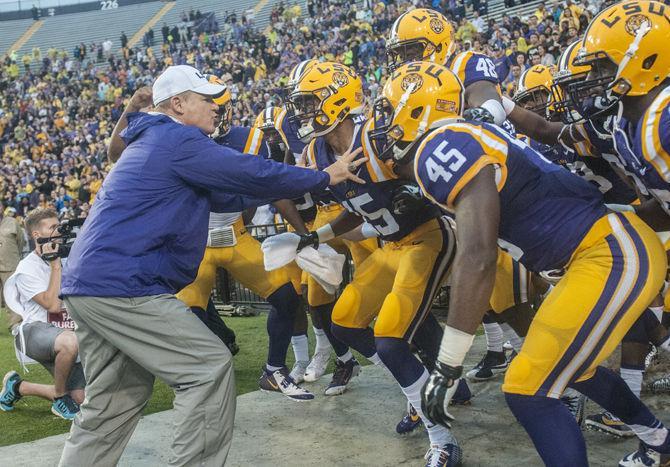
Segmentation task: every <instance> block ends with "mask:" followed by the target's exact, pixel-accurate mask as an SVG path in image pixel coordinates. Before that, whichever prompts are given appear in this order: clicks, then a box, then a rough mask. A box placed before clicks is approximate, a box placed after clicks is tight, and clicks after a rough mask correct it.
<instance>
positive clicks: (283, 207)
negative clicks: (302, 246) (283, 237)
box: [272, 199, 309, 235]
mask: <svg viewBox="0 0 670 467" xmlns="http://www.w3.org/2000/svg"><path fill="white" fill-rule="evenodd" d="M272 204H273V205H274V207H275V208H277V212H279V214H281V216H282V217H283V218H284V220H285V221H286V222H288V223H289V224H291V226H293V228H294V229H295V231H296V232H297V233H298V234H303V235H307V234H308V233H309V230H307V227H306V226H305V221H303V220H302V216H301V215H300V212H298V209H297V208H296V207H295V203H294V202H293V201H291V200H290V199H280V200H279V201H275V202H274V203H272Z"/></svg>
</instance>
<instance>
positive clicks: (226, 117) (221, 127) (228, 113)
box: [216, 100, 233, 136]
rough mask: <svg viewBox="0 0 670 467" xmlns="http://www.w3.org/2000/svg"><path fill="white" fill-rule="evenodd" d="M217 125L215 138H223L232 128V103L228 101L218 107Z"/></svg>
mask: <svg viewBox="0 0 670 467" xmlns="http://www.w3.org/2000/svg"><path fill="white" fill-rule="evenodd" d="M218 115H219V124H218V125H217V130H216V134H217V136H225V135H227V134H228V132H229V131H230V128H231V127H232V126H233V101H232V100H228V102H226V103H225V104H223V105H220V106H219V110H218Z"/></svg>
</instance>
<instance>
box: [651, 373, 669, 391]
mask: <svg viewBox="0 0 670 467" xmlns="http://www.w3.org/2000/svg"><path fill="white" fill-rule="evenodd" d="M649 389H650V390H651V392H670V375H666V376H663V377H662V378H658V379H657V380H656V381H653V382H652V383H651V384H650V385H649Z"/></svg>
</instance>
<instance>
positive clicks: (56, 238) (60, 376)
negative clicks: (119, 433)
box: [0, 208, 85, 420]
mask: <svg viewBox="0 0 670 467" xmlns="http://www.w3.org/2000/svg"><path fill="white" fill-rule="evenodd" d="M26 230H27V232H28V235H29V236H30V237H31V238H32V239H33V240H34V241H35V244H36V245H35V250H33V251H32V252H31V253H30V254H29V255H28V256H26V257H25V258H24V259H23V260H21V262H19V265H18V267H17V268H16V272H15V273H14V274H13V275H12V276H11V277H10V279H9V281H8V284H7V285H8V286H7V289H6V290H5V296H6V298H7V302H8V303H13V308H15V310H14V311H16V312H18V313H19V314H20V315H21V316H22V317H23V323H22V324H21V325H20V326H19V328H18V332H17V335H16V336H15V339H16V346H17V348H18V349H20V350H21V351H22V352H23V353H24V354H26V355H27V356H28V357H30V358H32V359H33V360H36V361H37V362H39V363H40V364H42V366H44V367H45V368H46V369H47V370H48V371H49V373H51V374H52V375H53V377H54V384H53V385H45V384H35V383H30V382H28V381H23V380H22V379H21V377H20V376H19V374H18V373H17V372H15V371H10V372H9V373H7V374H6V375H5V378H4V384H3V388H2V392H1V393H0V409H1V410H3V411H9V410H12V409H14V404H15V403H16V402H17V401H18V400H19V399H21V397H23V396H38V397H42V398H44V399H48V400H51V401H53V404H52V405H51V412H53V413H54V414H55V415H57V416H59V417H61V418H63V419H65V420H72V419H73V418H74V417H75V415H76V414H77V412H79V404H81V403H82V401H83V400H84V386H85V381H84V372H83V369H82V365H81V363H77V362H76V360H77V355H78V352H79V347H78V344H77V338H76V337H75V334H74V331H73V330H68V329H67V327H71V325H72V321H71V320H69V319H68V317H67V313H66V312H65V311H64V310H63V304H62V302H61V300H60V299H59V298H58V294H59V292H60V286H61V258H60V256H61V255H63V246H64V245H63V243H62V242H63V238H62V236H61V232H62V231H63V230H64V229H63V228H62V227H61V229H59V222H58V215H57V214H56V211H54V210H53V209H40V208H38V209H35V210H34V211H32V212H30V213H29V214H28V217H27V218H26ZM43 239H53V241H47V242H46V243H42V242H43V241H44V240H43ZM40 240H42V242H40ZM16 308H18V309H16Z"/></svg>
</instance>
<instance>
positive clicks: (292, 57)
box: [0, 0, 602, 217]
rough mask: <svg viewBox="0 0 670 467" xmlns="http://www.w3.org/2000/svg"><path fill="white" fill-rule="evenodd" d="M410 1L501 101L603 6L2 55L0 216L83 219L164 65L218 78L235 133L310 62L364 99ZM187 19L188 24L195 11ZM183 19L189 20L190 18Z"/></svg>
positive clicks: (282, 26)
mask: <svg viewBox="0 0 670 467" xmlns="http://www.w3.org/2000/svg"><path fill="white" fill-rule="evenodd" d="M412 3H413V4H415V5H419V6H427V7H432V8H435V9H439V10H441V11H443V12H444V13H445V14H446V15H447V16H449V17H450V19H451V20H452V21H453V23H454V25H455V29H456V33H455V37H456V50H457V51H461V50H469V49H472V50H474V51H477V52H481V53H486V54H488V55H491V56H492V57H493V58H494V60H495V63H496V66H497V71H498V75H499V78H500V81H501V84H502V86H503V89H504V92H506V93H507V94H509V95H510V96H513V94H514V91H515V88H516V81H517V80H518V77H519V76H520V74H521V73H522V72H523V70H525V69H526V68H528V67H529V66H531V65H532V64H537V63H542V64H545V65H552V64H553V63H555V62H556V60H557V58H558V56H559V54H560V52H561V51H562V50H563V48H564V47H565V46H566V45H567V44H569V43H570V42H571V41H573V40H575V39H576V38H577V37H578V36H579V35H580V34H581V33H582V32H583V30H584V28H585V27H586V25H587V24H588V22H589V20H590V18H591V17H592V16H593V15H594V14H595V13H596V12H597V11H598V10H599V9H600V8H601V7H602V5H601V2H600V0H581V1H579V2H578V1H577V0H567V1H564V2H559V1H557V0H554V1H553V2H552V3H551V4H549V3H547V4H545V3H542V4H540V5H539V6H538V8H537V9H536V10H535V11H534V12H533V13H532V14H530V15H529V16H528V17H522V18H520V17H516V16H510V15H507V14H505V15H503V17H502V19H501V20H500V21H493V20H488V21H487V20H486V19H485V18H484V17H483V16H480V15H479V11H481V10H483V9H485V3H486V2H473V1H472V0H468V1H467V2H466V3H463V2H462V1H454V0H450V1H444V0H442V1H439V0H433V1H432V2H431V1H426V2H421V1H419V0H415V1H414V2H407V1H399V2H391V1H387V2H384V1H378V0H365V1H364V2H362V3H354V2H346V1H333V0H330V1H329V0H308V1H307V3H306V7H307V8H306V10H307V11H305V12H303V11H302V8H301V6H300V5H299V4H298V3H294V2H291V3H288V4H284V3H283V2H281V3H279V4H277V5H276V6H275V7H274V8H273V10H272V12H271V15H270V25H269V26H268V27H267V28H266V29H265V30H264V31H259V30H258V29H257V28H256V26H255V24H254V21H253V19H252V18H251V17H247V16H245V15H243V14H235V13H230V14H228V13H227V14H226V15H224V17H225V21H223V22H222V24H221V26H220V29H219V31H218V32H215V33H208V32H205V31H201V32H199V33H198V32H197V31H195V30H193V31H188V30H187V31H186V32H185V33H184V34H182V32H183V31H182V32H180V30H179V27H177V28H176V32H175V28H172V29H171V28H169V27H168V26H167V25H164V26H163V27H162V28H161V29H160V31H161V36H162V39H163V40H162V43H161V44H159V45H158V44H156V45H153V46H152V45H149V44H147V43H144V44H140V45H138V46H135V47H133V48H129V47H128V40H127V36H126V35H125V33H122V37H121V42H122V43H123V45H124V46H123V47H122V48H120V49H118V50H116V51H112V50H109V53H107V54H105V53H104V51H103V50H102V47H100V48H99V49H98V48H97V47H96V48H94V49H91V48H90V47H87V46H85V45H84V44H81V45H79V46H77V47H76V48H75V49H74V50H73V51H71V52H67V51H63V50H56V49H48V50H47V51H46V53H44V54H43V53H42V51H41V50H40V49H39V48H36V49H34V50H33V51H32V53H31V54H26V56H24V57H21V58H19V57H18V56H16V54H10V55H8V56H6V57H5V58H4V59H3V60H2V63H1V64H0V192H1V193H2V198H1V199H2V205H3V212H7V213H9V214H15V215H17V216H20V217H23V216H25V215H26V213H27V212H28V211H29V210H31V209H33V208H35V207H38V206H41V207H46V206H51V207H54V208H55V209H57V211H58V212H59V214H60V215H61V216H62V217H80V216H82V217H83V216H86V214H87V212H88V209H89V208H90V205H91V203H92V202H93V200H94V198H95V194H96V193H97V191H98V190H99V189H100V186H101V184H102V180H103V178H104V176H105V174H106V173H107V172H108V170H109V169H110V164H109V163H108V161H107V160H106V145H107V143H108V140H109V136H110V133H111V131H112V128H113V126H114V122H115V121H116V120H117V118H118V117H119V115H120V114H121V112H122V110H123V108H124V104H125V102H126V99H127V98H128V97H129V96H130V95H131V94H132V92H133V91H134V90H135V89H136V88H137V87H139V86H141V85H145V84H150V83H151V82H152V80H153V78H154V77H155V76H157V75H158V74H159V72H160V71H161V70H162V69H164V68H165V67H166V66H168V65H172V64H190V65H193V66H195V67H196V68H198V69H200V70H203V71H205V72H207V73H213V74H216V75H218V76H220V77H222V79H223V80H224V81H225V82H226V83H227V84H228V86H229V88H230V90H231V92H232V95H233V98H234V99H235V108H234V123H235V124H237V125H250V124H252V122H253V120H254V119H255V116H256V115H257V114H258V113H260V112H261V111H262V110H263V109H264V108H265V107H266V106H269V105H274V104H277V103H279V102H280V100H281V89H282V88H283V86H284V85H285V84H286V80H287V75H288V73H289V71H290V70H291V68H292V67H293V66H294V65H295V64H296V63H298V62H299V61H301V60H304V59H308V58H313V57H316V58H319V59H321V60H335V61H339V62H341V63H344V64H345V65H350V66H353V67H354V68H355V69H356V70H358V72H359V73H360V74H361V75H362V76H363V78H364V83H365V92H366V95H367V96H368V98H369V99H370V100H372V99H374V97H375V95H376V93H377V92H378V90H379V86H380V85H381V84H382V83H383V81H384V79H385V76H386V70H385V52H384V38H385V36H386V35H387V33H388V30H389V28H390V27H391V25H392V24H393V22H394V21H395V19H396V18H397V17H398V15H399V14H400V13H401V12H403V11H405V10H406V9H407V8H408V7H409V6H410V5H411V4H412ZM466 12H467V13H468V14H469V15H470V16H471V19H466V17H465V16H463V14H464V13H466ZM191 14H192V15H193V18H194V19H195V15H196V14H197V15H200V12H197V13H194V12H192V13H191ZM182 20H183V21H185V20H188V22H192V20H191V16H186V17H185V18H182ZM217 27H218V26H217ZM166 30H167V31H166ZM152 37H153V36H152ZM156 42H157V41H156ZM128 195H129V196H132V194H128Z"/></svg>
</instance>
